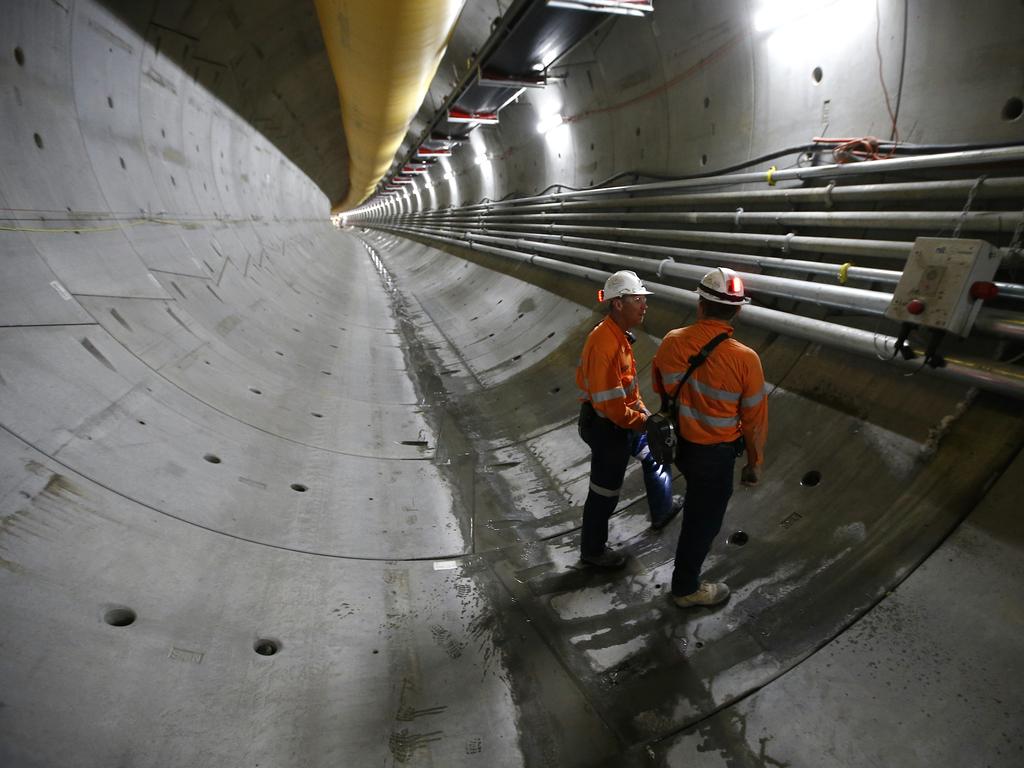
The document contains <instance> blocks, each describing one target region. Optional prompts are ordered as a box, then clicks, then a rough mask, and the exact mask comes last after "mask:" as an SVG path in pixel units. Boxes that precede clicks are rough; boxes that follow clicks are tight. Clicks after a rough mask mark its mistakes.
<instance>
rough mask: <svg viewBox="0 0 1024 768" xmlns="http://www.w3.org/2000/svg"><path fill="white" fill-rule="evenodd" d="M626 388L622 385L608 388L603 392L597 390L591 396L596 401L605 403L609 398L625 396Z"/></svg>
mask: <svg viewBox="0 0 1024 768" xmlns="http://www.w3.org/2000/svg"><path fill="white" fill-rule="evenodd" d="M625 396H626V390H624V389H623V388H622V387H615V388H614V389H606V390H604V391H602V392H595V393H594V394H593V396H592V397H591V400H593V401H594V402H595V403H603V402H605V401H607V400H614V399H615V398H616V397H625Z"/></svg>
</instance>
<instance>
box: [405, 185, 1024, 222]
mask: <svg viewBox="0 0 1024 768" xmlns="http://www.w3.org/2000/svg"><path fill="white" fill-rule="evenodd" d="M975 185H977V189H976V190H975V199H976V200H986V199H992V198H1000V197H1021V196H1024V177H1007V178H996V179H985V180H984V181H983V182H982V183H981V184H978V182H977V180H975V179H958V180H952V181H915V182H894V183H891V184H860V185H850V186H844V187H839V186H834V185H829V186H826V187H814V188H811V189H803V188H800V189H770V190H751V191H746V192H706V193H703V194H686V195H661V196H657V197H653V196H652V197H623V198H616V199H613V200H608V199H597V200H570V201H565V200H559V201H555V202H547V203H526V204H522V205H520V204H518V203H519V201H518V200H508V201H503V202H501V203H477V204H475V205H464V206H460V207H459V208H455V209H435V210H429V211H421V212H418V214H419V215H421V216H426V217H434V216H439V215H441V214H444V213H446V212H448V211H452V210H456V211H464V212H471V211H482V212H488V211H491V210H495V209H499V210H500V209H502V208H506V207H509V206H514V210H516V211H537V212H539V211H546V210H559V211H565V210H606V209H614V208H659V207H663V206H670V205H678V206H697V205H711V206H715V205H717V206H726V205H730V206H732V205H776V206H781V205H794V204H798V205H811V204H819V205H822V206H824V207H826V208H831V207H832V206H833V205H834V204H836V203H847V202H853V201H868V202H881V201H898V202H906V201H925V200H946V199H956V198H963V197H965V196H966V195H968V194H969V193H970V192H971V189H972V188H973V187H975Z"/></svg>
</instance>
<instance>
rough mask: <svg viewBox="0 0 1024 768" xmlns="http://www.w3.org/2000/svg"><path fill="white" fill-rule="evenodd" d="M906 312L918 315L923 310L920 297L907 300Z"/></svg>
mask: <svg viewBox="0 0 1024 768" xmlns="http://www.w3.org/2000/svg"><path fill="white" fill-rule="evenodd" d="M907 312H909V313H910V314H912V315H920V314H921V313H922V312H924V302H923V301H921V300H920V299H911V300H910V301H908V302H907Z"/></svg>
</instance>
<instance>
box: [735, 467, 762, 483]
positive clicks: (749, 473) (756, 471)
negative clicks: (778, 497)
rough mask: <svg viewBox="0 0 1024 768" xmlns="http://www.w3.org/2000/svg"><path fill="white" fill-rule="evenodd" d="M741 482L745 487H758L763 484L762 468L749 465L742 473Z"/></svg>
mask: <svg viewBox="0 0 1024 768" xmlns="http://www.w3.org/2000/svg"><path fill="white" fill-rule="evenodd" d="M740 482H741V483H743V485H757V484H758V483H759V482H761V468H760V467H753V466H751V465H750V464H747V465H746V466H745V467H743V471H742V472H740Z"/></svg>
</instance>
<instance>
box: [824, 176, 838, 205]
mask: <svg viewBox="0 0 1024 768" xmlns="http://www.w3.org/2000/svg"><path fill="white" fill-rule="evenodd" d="M835 188H836V183H835V182H834V181H830V182H829V183H828V186H827V187H825V207H826V208H831V207H833V206H834V205H835V203H834V202H833V201H832V190H833V189H835Z"/></svg>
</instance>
